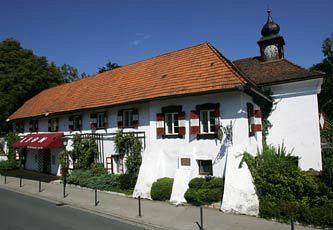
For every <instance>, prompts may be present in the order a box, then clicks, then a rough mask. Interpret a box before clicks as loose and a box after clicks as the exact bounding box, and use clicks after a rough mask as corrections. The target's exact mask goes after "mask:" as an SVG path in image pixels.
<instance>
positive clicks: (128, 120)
mask: <svg viewBox="0 0 333 230" xmlns="http://www.w3.org/2000/svg"><path fill="white" fill-rule="evenodd" d="M123 127H124V128H131V127H133V110H132V109H127V110H123Z"/></svg>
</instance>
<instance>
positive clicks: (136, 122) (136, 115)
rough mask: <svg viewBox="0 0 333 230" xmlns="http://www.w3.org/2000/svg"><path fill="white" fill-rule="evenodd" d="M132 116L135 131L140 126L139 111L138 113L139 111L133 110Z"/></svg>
mask: <svg viewBox="0 0 333 230" xmlns="http://www.w3.org/2000/svg"><path fill="white" fill-rule="evenodd" d="M132 115H133V127H134V128H135V129H137V128H138V126H139V111H138V109H133V112H132Z"/></svg>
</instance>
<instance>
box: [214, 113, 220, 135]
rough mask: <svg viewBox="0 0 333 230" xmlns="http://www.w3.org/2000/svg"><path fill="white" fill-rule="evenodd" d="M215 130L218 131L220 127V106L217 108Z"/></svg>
mask: <svg viewBox="0 0 333 230" xmlns="http://www.w3.org/2000/svg"><path fill="white" fill-rule="evenodd" d="M214 115H215V132H216V133H217V132H218V130H219V128H220V107H217V108H215V112H214Z"/></svg>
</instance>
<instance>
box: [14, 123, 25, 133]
mask: <svg viewBox="0 0 333 230" xmlns="http://www.w3.org/2000/svg"><path fill="white" fill-rule="evenodd" d="M13 129H14V130H13V131H14V132H16V133H24V122H23V121H18V122H15V123H14V127H13Z"/></svg>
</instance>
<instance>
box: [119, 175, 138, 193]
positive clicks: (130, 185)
mask: <svg viewBox="0 0 333 230" xmlns="http://www.w3.org/2000/svg"><path fill="white" fill-rule="evenodd" d="M136 179H137V178H136V177H134V176H132V175H131V174H121V175H120V176H119V187H120V189H123V190H130V189H134V187H135V183H136Z"/></svg>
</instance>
